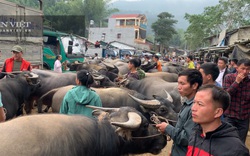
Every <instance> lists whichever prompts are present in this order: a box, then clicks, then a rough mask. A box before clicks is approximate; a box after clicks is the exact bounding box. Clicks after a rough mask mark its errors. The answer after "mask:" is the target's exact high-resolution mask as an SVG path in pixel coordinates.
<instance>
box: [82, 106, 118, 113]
mask: <svg viewBox="0 0 250 156" xmlns="http://www.w3.org/2000/svg"><path fill="white" fill-rule="evenodd" d="M86 107H88V108H92V109H99V110H102V111H105V112H108V111H114V112H117V111H119V108H105V107H97V106H91V105H86Z"/></svg>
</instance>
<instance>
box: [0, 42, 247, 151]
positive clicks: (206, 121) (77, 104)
mask: <svg viewBox="0 0 250 156" xmlns="http://www.w3.org/2000/svg"><path fill="white" fill-rule="evenodd" d="M0 54H1V53H0ZM12 54H13V57H11V58H8V59H6V60H5V62H4V65H3V69H2V72H1V73H0V78H3V77H4V76H5V75H6V72H13V71H25V70H31V67H30V63H29V62H28V61H26V60H25V59H23V57H22V55H23V49H22V47H21V46H18V45H16V46H14V47H13V48H12ZM95 59H98V54H95ZM123 59H124V60H127V62H128V68H129V72H128V73H127V74H126V75H124V77H123V78H134V79H138V80H140V79H143V78H145V72H144V71H142V70H141V69H140V66H141V65H142V62H143V64H146V63H149V62H151V60H150V57H149V56H145V57H144V58H143V59H140V58H131V57H130V56H129V55H128V56H127V55H126V56H125V57H124V58H123ZM60 60H61V56H60V55H58V56H57V57H56V61H55V65H54V70H55V71H56V72H62V69H61V68H62V67H61V62H60ZM163 61H167V62H171V61H172V62H174V60H171V59H170V58H169V57H168V56H166V57H164V58H163ZM178 61H179V63H180V64H182V65H183V66H186V67H187V69H186V70H183V71H181V72H180V73H178V91H179V94H180V95H181V96H182V97H186V98H187V100H186V101H185V102H184V103H183V105H182V108H181V110H180V112H179V115H178V120H177V123H176V126H172V125H170V124H169V123H166V122H162V123H160V124H157V125H156V127H157V128H158V129H159V131H160V132H162V133H164V134H168V135H170V136H171V138H172V139H173V147H172V150H171V153H170V155H172V156H184V155H187V156H196V155H215V156H216V155H225V156H230V155H232V156H235V155H242V156H245V155H246V156H247V155H249V150H248V149H247V147H246V146H245V142H246V137H247V132H248V128H249V114H250V60H249V59H248V58H243V59H240V60H237V59H235V58H233V59H230V63H229V61H228V58H226V57H220V58H219V59H218V62H216V63H213V62H211V61H210V60H204V62H203V61H194V60H193V56H191V55H190V56H187V57H186V60H185V59H184V58H180V59H179V60H178ZM152 62H154V66H155V69H156V70H157V71H159V72H160V71H162V64H161V60H160V59H159V56H158V55H154V56H153V57H152ZM118 80H119V79H118ZM75 81H76V84H77V86H75V87H73V88H72V89H71V90H70V91H68V92H67V94H66V95H65V97H64V99H63V102H62V105H61V108H60V113H62V114H82V115H85V116H89V117H92V115H91V109H89V108H86V107H85V105H87V104H90V105H94V106H102V103H101V100H100V97H99V96H98V95H97V94H96V93H95V92H94V91H92V90H91V89H90V85H91V84H92V83H93V82H94V80H93V77H92V76H91V74H90V73H89V71H87V70H81V71H78V72H77V74H76V80H75ZM159 89H160V88H159ZM4 120H5V114H4V108H3V104H2V100H1V92H0V121H4Z"/></svg>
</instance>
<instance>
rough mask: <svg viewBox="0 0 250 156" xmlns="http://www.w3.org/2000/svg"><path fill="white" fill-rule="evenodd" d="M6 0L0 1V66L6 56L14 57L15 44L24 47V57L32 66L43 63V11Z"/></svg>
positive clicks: (38, 65)
mask: <svg viewBox="0 0 250 156" xmlns="http://www.w3.org/2000/svg"><path fill="white" fill-rule="evenodd" d="M39 2H40V10H38V9H33V8H29V7H25V6H22V5H18V4H16V3H12V2H8V1H5V0H1V1H0V51H1V58H0V68H2V66H3V64H4V61H5V59H6V58H9V57H12V53H11V49H12V47H13V46H14V45H17V44H18V45H20V46H22V48H23V50H24V51H23V57H24V59H26V60H27V61H29V62H30V63H31V65H32V68H42V65H43V60H42V59H43V12H42V11H41V10H42V2H41V0H40V1H39Z"/></svg>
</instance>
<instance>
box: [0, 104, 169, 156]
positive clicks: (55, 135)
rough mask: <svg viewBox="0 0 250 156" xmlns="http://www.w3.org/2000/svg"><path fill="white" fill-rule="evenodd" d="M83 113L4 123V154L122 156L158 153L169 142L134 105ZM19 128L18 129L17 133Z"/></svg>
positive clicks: (1, 150) (0, 136)
mask: <svg viewBox="0 0 250 156" xmlns="http://www.w3.org/2000/svg"><path fill="white" fill-rule="evenodd" d="M93 114H95V115H96V116H97V118H98V119H94V118H93V119H92V118H88V117H85V116H81V115H72V116H69V115H62V114H49V115H48V114H47V115H29V116H23V117H19V118H16V119H13V120H11V121H8V122H5V123H2V124H1V126H0V131H1V132H4V133H1V134H0V141H1V142H2V145H1V146H0V154H1V155H11V156H17V155H60V156H69V155H70V156H80V155H84V156H107V155H110V156H119V155H126V154H141V153H153V154H158V153H160V152H161V149H163V148H164V147H165V145H166V143H167V142H166V137H165V136H164V135H162V134H160V133H159V132H158V131H157V129H156V128H155V127H153V126H152V125H150V124H149V123H148V121H147V119H146V118H145V117H144V116H143V115H141V113H139V112H138V111H136V110H135V109H133V108H129V107H123V108H119V109H118V108H113V109H105V111H102V110H95V111H94V112H93ZM15 132H18V133H15Z"/></svg>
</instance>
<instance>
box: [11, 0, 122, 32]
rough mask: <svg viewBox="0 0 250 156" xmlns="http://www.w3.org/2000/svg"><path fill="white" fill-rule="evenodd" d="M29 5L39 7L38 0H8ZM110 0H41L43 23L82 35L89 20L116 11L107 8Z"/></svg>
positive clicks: (105, 16) (100, 18) (98, 20)
mask: <svg viewBox="0 0 250 156" xmlns="http://www.w3.org/2000/svg"><path fill="white" fill-rule="evenodd" d="M8 1H11V2H15V3H17V4H21V5H24V6H29V7H33V8H37V9H38V8H39V2H38V0H8ZM109 1H110V0H43V13H44V15H45V19H46V20H45V24H47V23H49V24H50V26H52V27H54V28H55V29H57V30H60V31H65V32H69V33H70V32H73V33H76V34H78V35H81V36H84V33H85V30H83V29H85V25H86V27H88V26H89V21H90V20H94V21H95V23H96V24H98V25H99V24H100V21H102V20H103V19H105V18H107V17H108V16H109V15H110V14H111V13H113V12H116V11H118V9H115V8H109V6H108V4H109ZM85 23H86V24H85Z"/></svg>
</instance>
